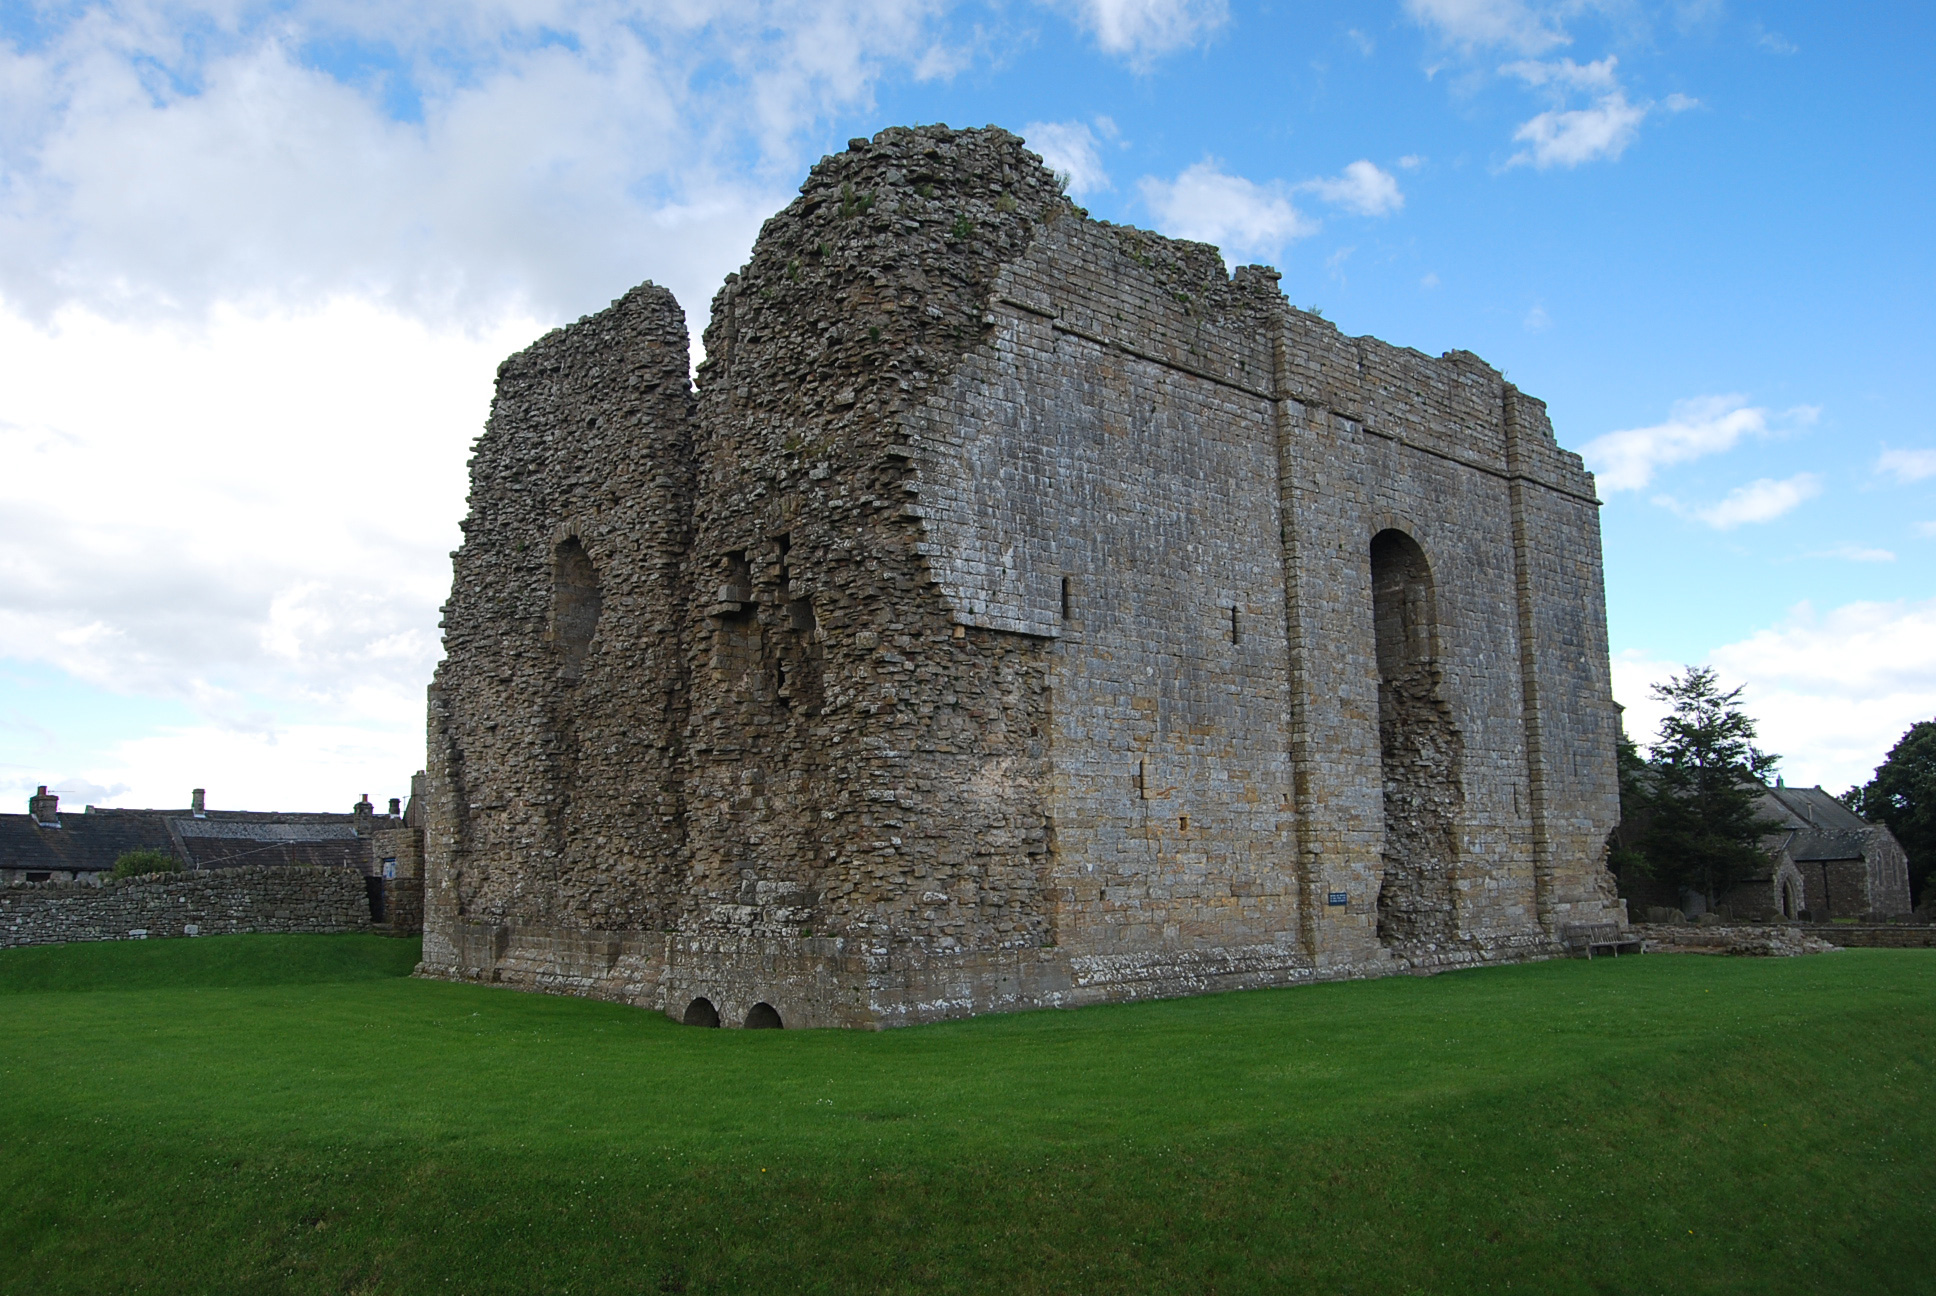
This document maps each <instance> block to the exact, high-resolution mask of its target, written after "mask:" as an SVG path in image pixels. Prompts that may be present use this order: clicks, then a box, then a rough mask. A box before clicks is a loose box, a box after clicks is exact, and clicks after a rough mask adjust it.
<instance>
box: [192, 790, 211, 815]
mask: <svg viewBox="0 0 1936 1296" xmlns="http://www.w3.org/2000/svg"><path fill="white" fill-rule="evenodd" d="M207 795H208V794H207V790H206V789H204V788H196V789H195V790H194V791H193V792H190V793H189V794H188V809H189V811H190V813H192V814H193V815H194V816H195V817H196V818H197V819H200V818H202V817H203V816H204V815H206V814H207V813H208V806H207V804H206V799H207Z"/></svg>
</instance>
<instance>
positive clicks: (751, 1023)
mask: <svg viewBox="0 0 1936 1296" xmlns="http://www.w3.org/2000/svg"><path fill="white" fill-rule="evenodd" d="M780 1025H781V1023H780V1014H779V1011H778V1010H777V1009H775V1008H774V1007H773V1005H772V1004H770V1003H756V1004H754V1005H753V1008H752V1011H751V1012H748V1013H747V1014H746V1029H747V1030H779V1029H780Z"/></svg>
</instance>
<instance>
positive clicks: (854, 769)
mask: <svg viewBox="0 0 1936 1296" xmlns="http://www.w3.org/2000/svg"><path fill="white" fill-rule="evenodd" d="M682 330H683V318H682V317H681V315H680V314H679V311H678V308H677V305H676V303H673V302H672V300H671V299H670V297H669V296H667V295H666V294H664V293H663V292H662V291H660V290H658V289H655V288H652V287H650V286H649V285H648V286H647V287H645V288H641V289H638V290H636V291H634V292H633V293H632V294H629V295H628V296H627V297H626V298H624V299H621V300H620V301H619V302H617V303H614V305H613V307H612V309H611V310H609V311H606V312H603V313H601V314H600V315H597V316H593V317H590V318H588V319H586V320H582V321H580V322H579V323H578V324H576V325H574V326H572V327H571V328H569V329H565V330H560V331H559V332H557V333H554V334H552V335H550V336H549V337H547V338H546V339H544V340H543V341H541V342H540V343H539V344H537V345H536V346H534V347H533V348H532V349H531V350H530V351H528V352H525V353H523V354H522V355H520V356H517V357H513V358H512V360H510V361H508V362H507V363H506V365H505V367H504V369H503V371H502V372H501V375H500V383H499V393H498V399H497V403H496V405H495V406H494V410H493V414H492V419H491V424H490V426H489V428H488V430H487V432H486V434H485V436H484V438H483V439H482V440H481V441H480V442H479V445H478V451H477V456H476V458H475V459H474V460H473V465H472V473H473V477H472V496H471V517H470V519H469V521H468V522H467V524H466V538H465V544H464V548H463V549H462V550H460V551H459V553H458V554H457V555H456V563H455V580H454V583H453V589H452V597H451V601H450V604H449V605H448V606H447V608H446V646H447V650H448V659H447V661H446V662H445V664H444V666H443V667H442V668H441V669H440V671H439V676H438V681H437V684H436V685H435V686H434V688H433V692H432V704H431V732H430V739H431V747H432V756H431V770H430V775H431V783H432V788H431V793H430V795H429V797H428V800H429V803H430V806H431V814H430V820H429V824H428V833H427V841H426V940H425V970H426V972H429V973H431V974H435V975H442V976H453V977H470V978H480V979H491V980H501V981H506V982H510V983H514V984H522V985H528V986H532V987H536V988H543V989H557V990H568V991H572V992H577V993H587V994H598V995H605V996H608V997H612V998H618V999H623V1000H627V1001H631V1002H638V1003H645V1004H651V1005H653V1006H656V1007H659V1008H662V1009H664V1010H665V1011H668V1012H670V1013H672V1014H673V1015H675V1016H680V1017H683V1016H685V1015H686V1011H687V1009H688V1007H689V1006H691V1007H692V1008H693V1011H694V1014H695V1020H698V1019H710V1017H711V1015H712V1014H714V1013H716V1014H717V1015H718V1017H719V1018H720V1019H721V1020H723V1021H725V1022H726V1023H727V1024H732V1025H739V1024H742V1023H744V1022H745V1021H747V1020H748V1019H749V1018H751V1019H758V1020H764V1014H766V1013H768V1012H773V1011H777V1012H778V1014H779V1016H780V1017H781V1018H782V1019H783V1020H784V1021H785V1023H786V1024H788V1025H813V1024H857V1025H891V1024H895V1023H898V1022H904V1021H918V1020H928V1019H933V1018H938V1017H947V1016H957V1015H961V1014H964V1013H969V1012H977V1011H987V1010H990V1009H999V1008H1005V1007H1019V1006H1030V1005H1043V1004H1064V1003H1080V1002H1087V1001H1092V1000H1098V999H1111V998H1130V997H1137V996H1141V995H1161V994H1179V993H1190V992H1193V991H1198V990H1203V989H1208V988H1216V987H1233V986H1241V985H1258V984H1282V983H1286V982H1291V981H1296V980H1301V979H1306V978H1310V977H1314V976H1332V975H1362V974H1369V973H1376V972H1381V971H1388V970H1397V969H1400V968H1408V967H1410V968H1430V967H1436V966H1444V965H1450V964H1456V963H1461V962H1475V961H1485V960H1495V959H1501V958H1517V957H1530V956H1541V955H1546V954H1552V953H1555V952H1557V951H1558V950H1559V949H1560V943H1559V930H1558V928H1559V925H1560V924H1562V923H1563V922H1600V921H1606V920H1609V919H1611V920H1613V921H1615V922H1619V921H1623V920H1624V918H1623V915H1621V914H1620V913H1619V912H1618V907H1617V904H1616V903H1614V902H1612V901H1611V899H1610V895H1611V893H1610V891H1608V890H1607V889H1605V888H1604V887H1603V886H1602V884H1601V882H1600V880H1599V875H1600V874H1602V873H1604V869H1603V868H1602V854H1603V846H1602V841H1603V839H1604V836H1605V833H1606V831H1607V829H1608V828H1610V827H1611V822H1612V820H1611V813H1612V807H1613V765H1612V754H1613V748H1612V742H1611V737H1610V735H1611V733H1612V714H1613V713H1612V706H1611V699H1610V697H1609V696H1608V695H1607V689H1606V685H1605V679H1606V662H1605V646H1604V631H1603V622H1604V612H1603V610H1602V609H1601V606H1600V604H1599V602H1598V601H1597V600H1598V599H1599V586H1598V579H1599V567H1598V536H1597V531H1593V530H1592V529H1591V528H1590V527H1585V528H1584V529H1583V526H1582V524H1581V522H1580V518H1579V517H1578V516H1576V513H1577V512H1578V510H1586V513H1585V514H1584V516H1585V517H1586V518H1587V519H1588V520H1589V521H1590V519H1591V508H1592V503H1591V501H1592V483H1591V479H1590V478H1589V477H1588V476H1587V475H1586V474H1585V473H1584V471H1583V470H1582V469H1581V468H1580V466H1579V461H1578V459H1577V457H1574V456H1569V455H1567V454H1565V453H1564V452H1563V451H1560V450H1558V448H1557V447H1556V446H1554V445H1552V443H1551V433H1550V429H1549V428H1547V427H1546V425H1545V423H1544V419H1543V413H1539V412H1537V411H1536V409H1535V407H1536V402H1528V401H1526V400H1525V399H1524V398H1522V397H1520V396H1519V395H1518V393H1517V392H1516V391H1515V390H1514V389H1513V388H1512V387H1511V386H1510V385H1509V384H1506V383H1505V382H1504V381H1503V379H1501V378H1500V376H1499V375H1498V374H1497V373H1496V372H1495V371H1493V370H1491V369H1490V368H1488V367H1486V366H1485V365H1484V364H1483V363H1482V362H1480V361H1478V360H1477V359H1476V358H1475V357H1471V356H1469V355H1465V354H1463V353H1454V354H1452V355H1449V356H1447V357H1444V358H1441V359H1433V358H1430V357H1426V356H1423V355H1420V354H1418V353H1416V352H1411V351H1404V350H1401V349H1399V348H1394V347H1389V346H1386V345H1385V344H1383V343H1379V342H1376V341H1375V340H1372V339H1352V338H1345V337H1343V336H1342V335H1340V334H1339V333H1338V332H1337V330H1336V329H1335V328H1333V327H1332V326H1331V325H1329V324H1328V323H1326V322H1324V321H1322V320H1320V319H1317V318H1316V317H1313V316H1309V315H1306V314H1303V313H1301V312H1298V311H1295V310H1292V309H1291V308H1290V307H1289V305H1288V304H1287V303H1286V302H1285V301H1284V298H1283V295H1282V294H1281V293H1280V292H1279V291H1278V290H1277V286H1276V275H1275V272H1273V271H1270V270H1268V269H1265V268H1262V267H1244V268H1242V269H1240V270H1238V271H1237V272H1236V273H1235V274H1234V275H1232V274H1229V273H1227V272H1226V271H1225V269H1224V266H1223V263H1222V261H1221V259H1220V258H1219V256H1218V255H1217V253H1216V251H1215V249H1212V248H1207V247H1203V246H1201V245H1196V244H1189V243H1181V242H1177V241H1173V240H1168V239H1163V238H1159V237H1157V236H1154V235H1151V234H1147V233H1144V232H1142V231H1138V230H1132V229H1125V228H1121V227H1116V226H1110V225H1106V224H1102V223H1099V222H1095V221H1091V220H1089V219H1087V218H1086V217H1085V216H1084V215H1082V214H1081V213H1080V212H1079V211H1077V210H1076V209H1074V208H1073V207H1071V206H1070V204H1069V203H1068V202H1067V200H1066V199H1065V198H1063V196H1062V195H1061V193H1060V191H1059V189H1058V188H1057V186H1056V184H1055V182H1054V180H1053V177H1051V176H1050V175H1049V173H1048V172H1047V171H1046V169H1045V168H1043V167H1042V166H1041V165H1040V162H1039V159H1037V158H1035V157H1034V155H1033V154H1030V153H1028V152H1027V151H1026V150H1025V149H1024V148H1023V147H1022V144H1021V141H1020V140H1018V139H1017V138H1016V137H1014V136H1012V135H1009V134H1007V133H1006V132H1003V131H999V130H996V129H993V128H990V129H988V130H985V131H950V130H948V129H946V128H942V127H929V128H920V129H913V130H902V129H896V130H890V131H885V132H882V133H881V134H880V135H878V136H876V137H875V138H874V139H872V140H857V141H854V142H853V143H852V144H851V146H850V148H849V149H848V151H847V152H845V153H842V154H839V155H837V156H834V157H830V158H827V159H825V160H823V161H822V162H821V164H820V165H819V166H817V167H816V168H815V169H814V171H813V173H812V174H811V175H810V176H809V177H808V179H807V181H806V183H805V184H804V185H803V186H802V188H801V194H800V197H799V198H798V199H796V200H795V201H794V202H793V203H792V204H791V205H790V206H789V207H788V208H787V209H786V210H785V211H783V212H781V213H779V214H778V215H776V216H775V217H774V218H773V219H772V220H771V221H769V222H768V223H767V226H766V227H765V229H764V230H763V231H762V233H761V236H760V239H759V241H758V243H757V244H756V246H755V249H754V253H753V257H752V259H751V261H749V263H748V264H747V266H746V267H745V268H744V269H742V270H741V271H740V272H739V273H738V274H736V275H734V276H731V277H729V279H728V281H727V284H726V286H725V288H724V289H723V290H722V291H721V293H720V294H719V296H718V297H717V298H716V299H715V301H714V303H713V311H712V319H711V324H710V326H709V327H708V329H707V332H706V353H707V360H706V362H705V364H704V365H703V366H701V368H700V370H699V375H698V377H699V383H698V390H697V393H696V394H695V393H693V392H692V391H691V390H690V389H689V388H688V387H687V385H686V383H685V379H684V372H685V371H684V365H685V353H684V349H683V333H682ZM1522 406H1523V407H1524V410H1523V411H1522V410H1521V407H1522ZM1516 411H1519V412H1516ZM1526 411H1530V412H1526ZM1522 442H1523V443H1525V446H1526V447H1529V448H1518V447H1520V443H1522ZM1548 497H1558V498H1561V499H1562V500H1563V502H1562V503H1559V504H1555V503H1553V501H1552V499H1549V498H1548ZM1387 532H1390V533H1393V534H1397V535H1401V536H1403V537H1404V538H1405V539H1406V541H1407V542H1408V543H1410V544H1412V545H1414V546H1415V548H1416V549H1417V551H1418V564H1419V570H1420V573H1421V577H1420V578H1421V580H1423V581H1425V582H1426V585H1425V587H1426V588H1429V592H1430V595H1431V597H1430V598H1429V599H1428V600H1426V603H1424V604H1421V605H1420V606H1421V608H1422V609H1423V610H1422V611H1420V612H1418V615H1417V618H1416V619H1417V624H1416V625H1415V627H1414V630H1415V633H1416V635H1417V636H1418V638H1419V642H1420V643H1421V644H1422V645H1424V646H1423V647H1422V648H1421V649H1420V652H1419V654H1418V655H1417V657H1416V660H1412V661H1409V662H1408V664H1407V665H1406V667H1405V670H1404V671H1400V672H1397V673H1393V672H1391V671H1385V672H1382V673H1381V668H1380V662H1379V654H1378V651H1377V625H1376V620H1377V618H1376V617H1375V615H1374V612H1375V609H1374V604H1375V598H1374V589H1373V578H1374V572H1373V565H1374V563H1373V539H1374V537H1376V536H1379V535H1381V534H1382V533H1387ZM1582 600H1588V601H1592V605H1591V606H1575V605H1576V604H1580V603H1581V601H1582ZM1548 604H1559V605H1565V606H1557V607H1549V606H1548ZM1596 634H1597V638H1596ZM1548 644H1551V645H1555V646H1556V648H1564V649H1566V650H1568V651H1574V652H1575V653H1576V656H1575V657H1556V658H1553V659H1552V660H1549V659H1548V648H1547V647H1546V645H1548ZM1595 651H1597V652H1598V654H1599V659H1598V661H1597V663H1596V662H1593V661H1591V660H1589V661H1588V662H1587V663H1586V664H1585V665H1584V666H1582V665H1581V664H1580V662H1579V661H1578V660H1577V654H1580V653H1583V654H1585V655H1586V656H1587V657H1588V658H1591V656H1592V654H1593V653H1594V652H1595ZM1381 697H1382V698H1383V699H1384V703H1383V704H1382V705H1381ZM1406 717H1410V718H1409V719H1407V718H1406ZM1542 725H1543V726H1544V728H1542ZM1549 732H1550V734H1552V735H1554V737H1553V738H1551V739H1548V740H1546V741H1545V742H1544V745H1542V739H1541V736H1542V735H1543V734H1546V733H1549ZM1582 735H1584V738H1581V736H1582ZM1602 739H1604V742H1602V741H1601V740H1602ZM1576 740H1579V741H1581V742H1583V743H1584V746H1583V747H1581V748H1580V750H1578V751H1573V750H1567V751H1566V758H1565V759H1563V760H1557V761H1556V759H1555V757H1554V755H1553V753H1554V752H1555V751H1557V750H1561V749H1560V748H1558V747H1556V746H1555V743H1556V742H1565V743H1572V742H1575V741H1576ZM1602 748H1604V750H1602ZM1542 798H1544V799H1542ZM1394 807H1396V809H1394ZM1391 823H1396V825H1397V826H1396V829H1395V830H1388V824H1391ZM1596 832H1597V833H1598V837H1595V836H1594V834H1595V833H1596ZM1401 893H1402V894H1401ZM1381 896H1385V897H1386V900H1385V903H1383V904H1382V905H1381ZM1394 913H1400V914H1402V915H1403V917H1402V920H1397V919H1393V918H1392V917H1391V915H1393V914H1394ZM1381 914H1383V915H1385V919H1386V920H1385V921H1384V922H1383V924H1382V926H1381ZM699 1000H704V1001H705V1002H704V1005H703V1007H702V1006H700V1005H699V1004H698V1003H697V1001H699Z"/></svg>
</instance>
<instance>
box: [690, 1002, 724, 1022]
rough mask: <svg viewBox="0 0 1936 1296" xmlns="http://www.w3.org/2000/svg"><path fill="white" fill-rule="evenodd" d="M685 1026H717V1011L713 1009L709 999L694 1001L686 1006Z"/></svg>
mask: <svg viewBox="0 0 1936 1296" xmlns="http://www.w3.org/2000/svg"><path fill="white" fill-rule="evenodd" d="M686 1025H688V1026H717V1025H719V1009H717V1008H715V1007H713V1001H712V1000H710V999H695V1000H693V1001H692V1002H691V1003H689V1004H687V1005H686Z"/></svg>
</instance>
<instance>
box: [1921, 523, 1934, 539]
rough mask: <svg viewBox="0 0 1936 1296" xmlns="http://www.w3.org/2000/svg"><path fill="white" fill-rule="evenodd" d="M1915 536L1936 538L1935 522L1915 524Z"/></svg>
mask: <svg viewBox="0 0 1936 1296" xmlns="http://www.w3.org/2000/svg"><path fill="white" fill-rule="evenodd" d="M1916 534H1917V535H1919V536H1936V522H1918V523H1917V524H1916Z"/></svg>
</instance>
